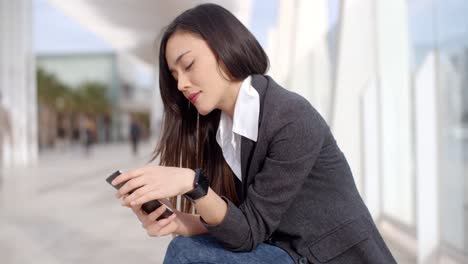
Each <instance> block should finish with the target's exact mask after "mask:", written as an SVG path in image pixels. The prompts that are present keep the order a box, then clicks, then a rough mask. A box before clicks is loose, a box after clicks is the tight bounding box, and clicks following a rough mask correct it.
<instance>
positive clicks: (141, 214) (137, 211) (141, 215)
mask: <svg viewBox="0 0 468 264" xmlns="http://www.w3.org/2000/svg"><path fill="white" fill-rule="evenodd" d="M132 210H133V212H134V213H135V215H136V216H137V218H138V220H140V222H141V223H142V224H143V223H146V222H148V221H149V220H148V215H147V214H146V213H145V212H143V210H141V209H133V208H132Z"/></svg>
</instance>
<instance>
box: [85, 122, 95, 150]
mask: <svg viewBox="0 0 468 264" xmlns="http://www.w3.org/2000/svg"><path fill="white" fill-rule="evenodd" d="M83 130H84V131H83V134H84V140H83V143H84V148H85V154H86V155H89V154H90V153H91V148H92V145H93V143H94V136H95V133H96V125H95V124H94V122H93V120H91V117H89V116H86V117H85V118H84V121H83Z"/></svg>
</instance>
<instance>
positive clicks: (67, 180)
mask: <svg viewBox="0 0 468 264" xmlns="http://www.w3.org/2000/svg"><path fill="white" fill-rule="evenodd" d="M151 148H152V144H151V143H145V146H143V148H142V149H141V151H140V153H145V154H149V153H151ZM148 160H149V156H148V155H143V154H141V155H140V156H138V157H134V156H133V155H131V153H130V148H129V146H128V145H125V144H117V145H115V144H114V145H103V146H98V147H97V148H95V149H94V150H93V152H92V153H91V155H90V156H85V155H84V153H83V151H82V150H81V149H79V148H78V149H72V150H67V151H62V152H47V153H41V158H40V161H39V163H38V164H37V165H35V166H31V167H28V168H16V169H3V170H2V182H1V183H0V256H1V257H0V263H2V264H20V263H21V264H23V263H25V264H26V263H28V264H29V263H38V264H55V263H60V264H63V263H90V264H91V263H99V264H101V263H113V264H119V263H122V264H128V263H140V264H143V263H152V264H158V263H162V260H163V258H164V253H165V250H166V248H167V245H168V243H169V241H170V240H171V237H170V236H169V237H163V238H150V237H148V236H147V235H146V232H145V230H144V229H143V228H142V227H141V225H140V223H139V221H138V219H136V217H135V216H134V215H133V213H132V212H131V210H130V209H128V208H126V207H122V206H120V203H119V200H117V199H116V198H114V196H113V195H114V194H115V191H114V189H113V188H112V187H111V186H109V185H108V184H107V183H106V182H105V178H106V176H108V175H109V174H111V173H112V172H114V171H115V170H117V169H121V170H127V169H131V168H135V167H139V166H143V165H145V163H146V162H147V161H148ZM389 247H390V248H391V250H392V252H393V253H394V255H395V257H396V258H397V261H398V263H403V264H410V263H415V261H414V259H412V258H411V257H409V256H408V255H407V254H406V253H405V252H404V251H403V250H399V249H398V247H397V245H396V244H389Z"/></svg>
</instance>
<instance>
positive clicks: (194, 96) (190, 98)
mask: <svg viewBox="0 0 468 264" xmlns="http://www.w3.org/2000/svg"><path fill="white" fill-rule="evenodd" d="M200 93H201V92H198V93H193V94H191V95H190V96H189V100H190V102H192V104H194V103H195V102H196V101H197V99H198V97H199V95H200Z"/></svg>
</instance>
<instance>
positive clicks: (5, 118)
mask: <svg viewBox="0 0 468 264" xmlns="http://www.w3.org/2000/svg"><path fill="white" fill-rule="evenodd" d="M5 137H7V138H8V139H9V143H10V144H11V145H13V133H12V131H11V119H10V113H9V112H8V110H7V109H6V108H5V107H4V106H3V100H2V93H1V92H0V168H1V167H3V166H2V161H3V143H4V139H5Z"/></svg>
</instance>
